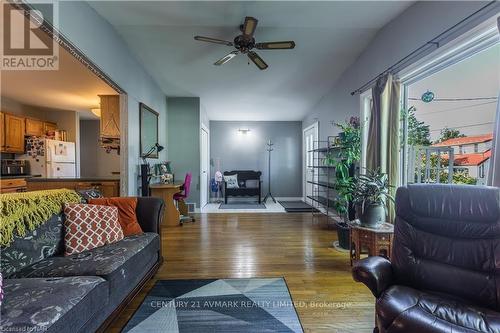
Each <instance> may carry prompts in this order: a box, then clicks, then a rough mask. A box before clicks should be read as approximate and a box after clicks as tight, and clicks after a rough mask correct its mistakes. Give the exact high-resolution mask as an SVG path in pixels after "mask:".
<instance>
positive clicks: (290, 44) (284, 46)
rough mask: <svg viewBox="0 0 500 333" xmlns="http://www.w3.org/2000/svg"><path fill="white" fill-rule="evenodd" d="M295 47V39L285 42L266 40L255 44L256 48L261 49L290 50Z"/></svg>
mask: <svg viewBox="0 0 500 333" xmlns="http://www.w3.org/2000/svg"><path fill="white" fill-rule="evenodd" d="M294 47H295V42H294V41H293V40H288V41H283V42H265V43H257V44H255V48H256V49H259V50H288V49H293V48H294Z"/></svg>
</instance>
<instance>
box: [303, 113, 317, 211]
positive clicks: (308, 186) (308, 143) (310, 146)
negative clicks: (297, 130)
mask: <svg viewBox="0 0 500 333" xmlns="http://www.w3.org/2000/svg"><path fill="white" fill-rule="evenodd" d="M302 140H303V142H302V160H303V178H302V179H303V181H304V184H303V192H302V193H303V198H302V199H303V200H304V202H306V203H307V204H309V205H312V204H313V202H312V200H311V199H309V198H308V197H310V196H312V195H313V193H314V186H315V185H314V172H313V166H314V149H316V148H318V147H317V146H318V141H319V123H318V122H315V123H313V124H312V125H310V126H308V127H306V128H304V130H303V135H302Z"/></svg>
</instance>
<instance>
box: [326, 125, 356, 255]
mask: <svg viewBox="0 0 500 333" xmlns="http://www.w3.org/2000/svg"><path fill="white" fill-rule="evenodd" d="M335 125H336V126H337V127H339V128H340V129H341V133H340V134H339V136H338V140H337V147H336V148H337V149H334V150H333V151H332V153H331V154H330V155H329V156H327V159H326V163H327V164H328V165H330V166H334V167H335V191H336V192H337V196H336V198H335V205H334V209H335V211H336V212H337V214H338V215H339V216H340V217H341V219H340V220H339V221H336V226H337V236H338V239H339V246H340V247H342V248H344V249H347V248H349V225H348V223H347V222H349V220H350V218H354V216H353V214H352V213H351V214H349V213H350V210H352V209H349V208H350V207H351V202H352V200H353V193H354V189H355V187H354V184H355V179H354V178H353V177H352V176H351V175H352V174H353V173H354V172H353V170H354V165H355V164H356V163H357V162H358V161H359V159H360V158H361V129H360V123H359V118H358V117H351V118H350V119H349V121H347V122H346V123H344V124H340V123H337V124H335ZM349 215H351V216H349Z"/></svg>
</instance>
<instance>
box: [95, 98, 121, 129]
mask: <svg viewBox="0 0 500 333" xmlns="http://www.w3.org/2000/svg"><path fill="white" fill-rule="evenodd" d="M99 98H100V100H101V121H100V123H101V138H113V139H119V138H120V96H119V95H99Z"/></svg>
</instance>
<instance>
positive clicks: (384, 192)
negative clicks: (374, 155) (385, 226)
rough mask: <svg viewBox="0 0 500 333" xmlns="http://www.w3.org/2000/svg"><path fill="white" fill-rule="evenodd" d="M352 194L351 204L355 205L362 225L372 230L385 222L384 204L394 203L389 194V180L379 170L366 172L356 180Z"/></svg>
mask: <svg viewBox="0 0 500 333" xmlns="http://www.w3.org/2000/svg"><path fill="white" fill-rule="evenodd" d="M355 183H356V184H355V186H354V193H353V202H354V203H355V204H356V213H357V215H358V218H359V220H360V222H361V224H362V225H364V226H367V227H370V228H374V227H377V225H378V224H380V223H382V222H385V217H386V211H385V203H386V201H387V200H390V201H392V202H394V198H393V197H392V196H391V194H390V193H389V188H390V187H391V186H390V185H389V179H388V177H387V174H385V173H382V172H381V171H380V169H377V170H367V172H366V174H364V175H359V176H358V177H357V178H356V182H355Z"/></svg>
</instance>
